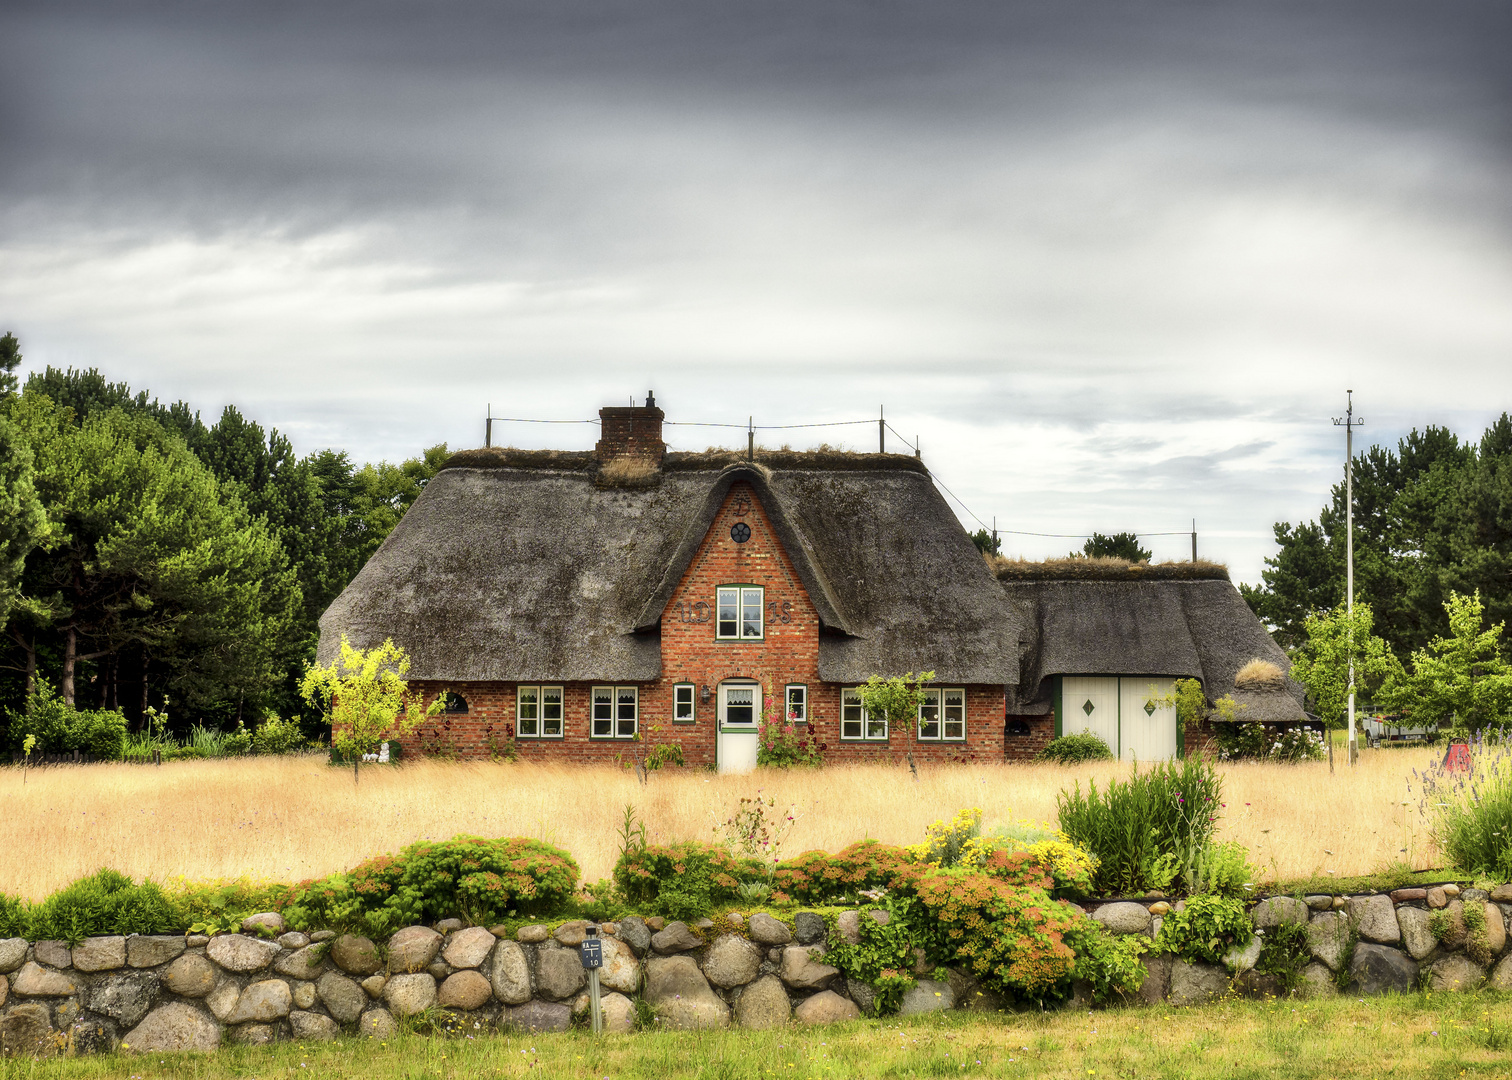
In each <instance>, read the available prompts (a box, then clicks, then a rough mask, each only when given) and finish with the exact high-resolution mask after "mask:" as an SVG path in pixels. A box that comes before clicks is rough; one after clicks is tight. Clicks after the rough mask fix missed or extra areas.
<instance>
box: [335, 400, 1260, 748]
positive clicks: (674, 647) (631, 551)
mask: <svg viewBox="0 0 1512 1080" xmlns="http://www.w3.org/2000/svg"><path fill="white" fill-rule="evenodd" d="M600 416H601V419H602V422H603V437H602V439H601V440H600V442H599V444H598V446H597V448H596V449H595V450H594V451H592V452H586V451H585V452H577V453H575V452H559V451H519V450H512V449H511V450H503V449H488V448H485V449H480V450H468V451H464V452H461V453H458V454H456V455H455V456H453V457H452V458H451V459H450V460H449V461H448V462H447V463H446V465H445V466H444V467H443V468H442V469H441V471H440V473H439V474H438V475H437V476H436V477H435V478H434V479H433V480H432V481H431V482H430V483H429V484H428V485H427V486H426V488H425V490H424V491H423V492H422V494H421V496H420V497H419V498H418V499H417V500H416V501H415V503H414V505H413V506H412V507H411V508H410V510H409V511H408V513H406V515H405V516H404V518H403V519H402V520H401V521H400V522H399V525H398V526H397V527H396V528H395V529H394V531H393V532H392V533H391V534H390V535H389V537H388V538H387V539H386V540H385V541H384V543H383V545H382V546H381V547H380V548H379V549H378V551H377V553H376V554H375V555H374V556H373V557H372V559H370V560H369V562H368V564H367V565H366V566H365V567H363V569H362V571H361V572H360V573H359V574H358V575H357V577H356V579H355V580H354V581H353V582H352V583H351V585H349V586H348V587H347V589H346V590H345V591H344V592H343V593H342V594H341V596H340V597H338V598H337V600H336V601H335V602H334V603H333V604H332V605H331V607H330V608H329V609H328V610H327V611H326V613H325V615H324V616H323V617H322V619H321V640H320V646H319V656H320V659H321V660H322V661H324V662H329V661H330V660H331V659H333V658H334V657H335V656H336V654H337V649H338V646H339V642H340V639H341V637H342V636H343V635H345V636H346V637H348V638H349V639H350V640H351V641H352V642H353V643H354V644H356V645H358V646H362V647H367V646H371V645H375V644H378V643H380V642H381V641H383V640H384V639H385V638H392V639H393V640H394V641H395V642H396V643H397V644H399V645H401V646H402V647H403V648H404V649H405V650H406V652H407V653H408V654H409V656H410V658H411V670H410V676H411V679H412V680H414V681H415V683H416V685H418V686H419V687H420V689H421V690H422V691H424V692H425V693H427V694H432V695H433V694H436V693H440V692H442V691H448V692H449V693H450V695H451V696H450V698H449V702H450V704H449V706H448V709H449V711H448V712H447V713H445V714H443V715H442V717H441V718H439V719H438V720H437V722H435V723H434V724H428V725H427V726H426V728H425V730H424V731H423V732H422V733H421V735H419V736H418V737H415V738H412V739H410V740H408V741H409V743H410V745H409V746H408V749H409V750H410V751H411V752H413V751H415V750H425V749H429V750H434V751H437V752H444V753H451V752H456V753H460V754H463V755H467V756H481V755H486V754H489V753H499V752H502V751H504V750H506V749H508V748H510V747H512V748H514V749H516V750H518V752H521V753H523V754H525V755H529V756H550V757H568V758H575V759H580V760H592V759H602V758H615V757H625V756H627V755H635V754H643V753H645V752H646V751H647V749H648V746H656V745H667V746H669V747H670V745H671V744H676V746H677V749H678V750H680V752H681V754H682V758H683V760H684V761H686V762H687V763H688V764H718V765H719V767H721V768H745V767H748V766H749V765H751V764H753V763H754V760H755V753H756V740H757V737H758V730H759V726H760V723H761V721H762V720H763V719H766V720H780V721H783V722H785V723H791V724H792V725H794V728H795V730H796V731H797V732H799V733H800V734H803V735H806V736H811V737H812V738H813V740H814V741H815V742H816V744H818V745H820V746H821V747H822V748H823V750H822V752H823V754H824V756H825V757H827V758H829V759H845V758H854V757H857V756H896V757H901V756H902V755H904V754H912V755H914V756H915V757H919V758H924V759H929V758H935V759H952V758H955V759H960V758H975V759H978V760H981V759H988V760H991V759H997V760H1001V759H1002V758H1003V757H1005V756H1007V757H1018V756H1024V755H1026V754H1029V753H1032V752H1033V751H1034V750H1035V749H1037V748H1038V746H1039V745H1042V744H1043V742H1045V741H1048V739H1049V738H1050V737H1051V735H1052V734H1053V733H1054V732H1055V731H1057V730H1073V729H1074V730H1080V727H1079V726H1076V725H1073V724H1072V723H1070V722H1069V721H1066V720H1065V714H1066V711H1067V708H1068V707H1069V706H1068V705H1067V701H1069V698H1068V697H1067V694H1068V693H1074V694H1082V692H1083V690H1085V689H1086V687H1084V686H1083V685H1082V683H1079V682H1076V681H1075V680H1077V679H1082V680H1086V679H1099V678H1103V679H1106V678H1109V677H1111V678H1113V679H1114V680H1115V682H1116V681H1117V680H1118V679H1136V680H1137V679H1144V678H1146V677H1147V676H1158V677H1159V678H1162V679H1167V680H1169V679H1170V678H1173V677H1188V676H1190V677H1195V678H1200V679H1202V680H1203V681H1204V685H1207V686H1211V687H1214V688H1219V689H1218V693H1222V692H1227V691H1230V690H1232V687H1233V679H1234V675H1235V673H1236V672H1237V671H1238V669H1239V667H1240V665H1242V664H1243V663H1244V662H1245V661H1246V660H1249V659H1252V658H1254V657H1260V658H1263V659H1271V660H1276V659H1277V658H1279V661H1278V662H1281V663H1284V660H1285V658H1284V656H1282V654H1281V653H1280V650H1279V649H1277V648H1276V646H1275V645H1274V644H1273V643H1271V641H1270V639H1269V637H1268V636H1266V634H1265V631H1264V630H1263V628H1262V627H1261V626H1260V624H1259V623H1258V622H1257V621H1256V620H1255V618H1254V616H1253V615H1252V614H1250V612H1249V610H1248V608H1246V607H1245V605H1244V604H1243V602H1242V600H1240V598H1239V596H1238V594H1237V592H1235V590H1234V588H1233V586H1232V585H1230V584H1229V582H1228V580H1227V575H1226V574H1225V573H1223V572H1222V571H1221V568H1218V569H1217V570H1216V571H1212V570H1203V569H1201V568H1200V567H1199V568H1198V569H1196V570H1193V569H1191V568H1188V569H1185V570H1182V571H1180V572H1175V573H1173V572H1171V571H1169V570H1165V569H1162V568H1159V567H1157V568H1146V569H1144V570H1138V569H1135V570H1129V569H1127V568H1125V569H1123V570H1120V571H1115V570H1114V569H1113V568H1110V567H1106V566H1104V567H1101V568H1096V569H1093V570H1090V571H1089V569H1088V567H1087V566H1072V567H1070V568H1069V569H1067V568H1062V569H1061V570H1059V571H1057V570H1056V565H1055V564H1004V563H1001V562H1000V563H999V565H998V566H997V567H996V568H995V569H994V568H990V567H989V566H988V565H987V564H986V563H984V561H983V559H982V558H981V556H980V555H979V554H978V552H977V550H976V548H975V546H974V545H973V544H972V542H971V540H970V538H969V537H968V536H967V535H966V533H965V531H964V530H963V529H962V527H961V525H960V523H959V521H958V520H957V519H956V517H955V515H954V514H953V513H952V512H951V511H950V508H949V507H948V506H947V505H946V503H945V501H944V499H943V498H942V496H941V495H940V493H939V491H938V490H937V489H936V487H935V485H934V483H933V482H932V480H931V478H930V476H929V473H928V471H927V470H926V469H925V468H924V466H923V463H922V462H921V461H919V460H918V459H917V458H916V457H913V456H906V455H900V454H849V453H839V452H831V451H816V452H788V451H779V452H772V451H761V450H754V449H753V450H752V451H751V452H749V453H735V452H725V451H710V452H707V453H700V454H679V453H670V452H668V451H667V450H666V446H665V444H664V442H663V441H662V438H661V423H662V418H663V414H662V412H661V410H660V409H658V408H656V407H655V405H654V402H651V401H648V403H647V405H646V406H645V407H643V408H612V409H604V410H602V411H601V413H600ZM1072 561H1073V562H1076V560H1072ZM1082 562H1085V561H1082ZM1005 567H1006V569H1005ZM1033 567H1039V569H1038V570H1034V569H1032V568H1033ZM1089 573H1090V574H1091V577H1090V578H1089V577H1088V574H1089ZM1116 573H1122V574H1123V575H1124V578H1123V579H1120V580H1112V579H1111V578H1112V576H1113V575H1115V574H1116ZM930 670H932V671H934V672H935V681H934V682H933V684H932V691H931V694H930V697H929V700H928V702H927V703H926V706H925V708H924V709H922V710H921V712H920V715H919V716H918V717H917V718H916V722H915V723H911V724H910V725H908V730H905V731H899V730H888V728H887V725H886V724H885V723H883V722H881V721H880V720H879V718H876V717H870V716H867V715H866V712H865V710H864V709H863V708H862V707H861V704H860V700H859V697H858V695H857V693H856V687H857V686H858V685H859V684H861V683H864V682H865V681H866V679H867V677H868V676H870V675H873V674H882V675H891V674H901V673H904V672H915V671H930ZM1120 685H1121V684H1120ZM1130 686H1131V687H1133V686H1134V683H1133V682H1131V683H1130ZM1093 689H1094V690H1096V689H1097V687H1093ZM1107 689H1108V688H1107V687H1106V686H1104V687H1102V689H1101V690H1099V691H1098V692H1100V693H1104V694H1106V692H1107ZM1136 689H1137V688H1136ZM1133 692H1134V691H1132V690H1131V693H1133ZM1139 692H1141V693H1142V692H1143V691H1142V690H1140V691H1139ZM1119 693H1120V691H1119V689H1118V687H1117V686H1115V687H1114V688H1113V695H1114V697H1113V698H1108V699H1107V700H1106V701H1104V699H1103V698H1099V699H1098V701H1100V702H1103V706H1094V708H1093V711H1096V709H1097V708H1098V707H1104V711H1105V713H1106V711H1107V709H1106V707H1105V706H1106V705H1107V702H1110V701H1115V699H1117V698H1118V694H1119ZM1093 696H1095V695H1093ZM1136 696H1137V695H1136ZM1146 696H1147V697H1148V696H1149V695H1146ZM1212 696H1217V695H1216V694H1213V695H1212ZM1086 700H1087V701H1091V700H1092V697H1087V699H1086ZM1081 701H1082V699H1081V698H1078V702H1081ZM1084 704H1085V703H1084V702H1083V705H1084ZM1113 708H1114V710H1115V712H1116V711H1117V708H1118V706H1117V705H1116V704H1115V705H1114V706H1113ZM1102 719H1103V718H1102V717H1101V716H1100V717H1098V721H1101V720H1102ZM1149 726H1150V725H1148V724H1147V725H1146V727H1149ZM1121 730H1122V729H1120V728H1118V727H1117V726H1116V724H1115V727H1114V729H1113V732H1114V734H1113V741H1114V742H1115V743H1116V742H1117V741H1118V739H1119V737H1120V732H1121ZM1129 731H1130V733H1131V734H1130V738H1131V742H1130V746H1131V747H1133V746H1134V745H1135V744H1136V743H1138V745H1139V746H1140V747H1144V746H1145V743H1139V742H1138V740H1137V739H1135V738H1134V737H1133V727H1132V725H1131V726H1130V728H1129ZM1162 738H1164V736H1162ZM1146 741H1148V740H1146ZM1167 742H1169V743H1171V746H1170V747H1169V753H1166V754H1165V755H1164V756H1169V754H1171V753H1176V752H1179V751H1180V749H1181V745H1180V741H1179V738H1177V739H1175V740H1174V741H1173V740H1171V739H1165V740H1164V741H1163V742H1161V743H1160V746H1161V747H1164V746H1165V745H1166V743H1167ZM1150 745H1151V746H1153V745H1155V744H1153V743H1151V744H1150ZM1115 748H1116V747H1115ZM664 752H665V751H664ZM1140 752H1141V756H1145V755H1144V753H1143V751H1140Z"/></svg>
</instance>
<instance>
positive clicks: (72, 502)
mask: <svg viewBox="0 0 1512 1080" xmlns="http://www.w3.org/2000/svg"><path fill="white" fill-rule="evenodd" d="M10 417H11V420H12V421H13V422H14V423H15V424H16V426H17V427H18V428H19V429H20V430H21V432H22V433H23V434H24V436H25V437H26V439H27V441H28V442H29V443H30V445H31V448H32V451H33V454H34V455H35V486H36V491H37V494H38V496H39V498H40V499H41V502H42V505H43V507H44V509H45V510H46V512H47V516H48V519H49V523H50V525H51V528H52V530H53V533H54V536H53V538H52V540H51V542H50V544H49V545H48V546H47V547H46V548H41V547H39V548H35V549H33V551H32V553H31V554H30V555H29V556H28V558H27V563H26V568H25V570H24V572H23V575H22V589H23V592H24V593H25V596H26V597H27V601H28V605H29V606H28V617H29V618H31V619H32V620H33V622H34V623H35V624H36V625H35V627H34V628H35V629H37V630H40V631H41V632H43V633H45V634H47V635H50V636H51V637H52V638H53V639H54V640H56V641H57V642H58V643H59V645H60V647H61V648H60V651H61V657H62V663H61V668H62V670H61V677H60V679H59V684H60V691H61V693H62V696H63V699H64V701H65V702H67V703H68V704H69V705H73V704H75V695H76V686H75V676H76V673H77V666H78V664H79V663H80V662H83V661H93V660H101V659H104V658H112V659H114V658H116V657H118V656H119V655H120V654H122V653H123V652H134V653H137V654H139V655H140V656H141V657H142V658H143V664H144V676H143V677H144V679H145V677H146V676H145V665H146V664H147V663H149V662H150V663H151V664H152V665H155V666H156V668H157V669H158V670H159V671H160V672H161V673H162V675H163V676H164V678H165V680H166V682H167V683H168V685H170V686H172V687H173V688H174V689H175V691H176V693H175V696H176V697H184V698H185V699H186V700H187V701H188V702H189V703H191V704H194V705H197V706H200V707H212V706H216V705H224V704H225V703H226V702H227V701H228V700H229V701H231V702H235V701H237V700H238V699H240V698H242V697H248V698H251V699H253V700H257V699H258V698H260V697H261V695H262V694H263V693H265V692H266V690H267V688H268V686H269V685H270V683H271V682H272V680H273V679H274V678H275V676H276V672H275V665H274V656H275V655H276V649H275V648H274V647H273V643H275V642H277V641H279V640H280V639H281V638H282V637H283V636H285V635H286V634H287V632H288V624H289V621H290V619H291V617H292V616H293V613H294V611H295V609H296V608H297V605H298V603H299V599H300V597H299V588H298V585H297V584H296V582H295V580H294V576H293V574H292V573H291V572H290V571H289V570H288V568H287V560H286V558H285V556H284V554H283V551H282V549H281V548H280V546H279V544H278V542H277V540H276V539H275V538H274V537H273V536H271V535H270V534H269V533H268V531H267V529H266V527H265V526H264V525H263V524H262V523H261V522H260V521H257V520H253V519H251V518H250V516H249V515H248V513H247V511H246V508H245V507H244V506H243V505H242V504H241V502H240V500H239V499H237V498H236V497H235V495H233V494H226V493H223V492H222V490H221V488H220V485H219V484H218V483H217V481H216V479H215V477H214V476H213V475H212V474H211V473H210V471H209V470H208V469H207V468H205V466H204V465H203V464H202V463H201V462H200V461H199V459H197V458H196V457H195V456H194V455H193V454H191V453H190V452H189V450H188V448H187V446H185V444H184V442H183V440H182V439H180V438H178V437H176V436H174V435H172V434H170V433H169V432H167V431H165V430H164V429H163V427H162V426H161V425H160V424H158V423H157V422H156V421H155V420H153V419H152V418H150V417H148V416H145V415H136V416H132V415H128V414H127V413H126V412H124V411H122V410H120V409H111V410H109V411H107V412H105V413H102V414H96V415H94V416H92V417H89V418H87V419H85V420H83V422H82V423H80V422H77V421H76V418H75V416H74V413H73V411H72V410H71V409H61V408H59V407H58V406H57V405H56V404H54V403H53V402H52V401H51V400H50V399H48V398H47V397H45V396H43V395H41V394H36V393H33V392H31V391H30V390H28V391H27V392H26V393H24V394H23V395H22V396H21V398H20V399H19V400H18V401H16V402H15V403H13V405H12V407H11V409H10ZM17 640H18V641H20V642H21V643H22V645H23V648H25V647H26V644H27V642H26V640H25V639H23V638H19V637H18V638H17ZM34 648H35V647H34V646H33V651H34ZM29 663H30V664H31V666H32V667H33V668H35V656H32V657H30V658H29Z"/></svg>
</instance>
